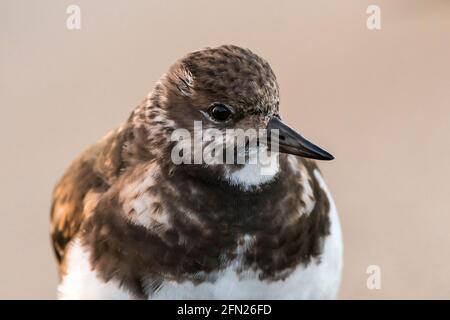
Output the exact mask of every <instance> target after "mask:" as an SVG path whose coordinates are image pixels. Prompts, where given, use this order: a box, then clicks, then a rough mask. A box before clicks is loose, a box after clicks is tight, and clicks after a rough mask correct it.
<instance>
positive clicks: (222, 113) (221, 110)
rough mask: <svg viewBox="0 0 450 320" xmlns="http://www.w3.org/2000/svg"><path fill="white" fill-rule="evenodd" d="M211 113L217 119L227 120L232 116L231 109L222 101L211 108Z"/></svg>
mask: <svg viewBox="0 0 450 320" xmlns="http://www.w3.org/2000/svg"><path fill="white" fill-rule="evenodd" d="M209 113H210V115H211V117H213V118H214V119H215V120H217V121H226V120H228V119H229V118H230V117H231V110H230V109H229V108H228V107H227V106H226V105H224V104H221V103H215V104H213V105H212V106H211V108H210V109H209Z"/></svg>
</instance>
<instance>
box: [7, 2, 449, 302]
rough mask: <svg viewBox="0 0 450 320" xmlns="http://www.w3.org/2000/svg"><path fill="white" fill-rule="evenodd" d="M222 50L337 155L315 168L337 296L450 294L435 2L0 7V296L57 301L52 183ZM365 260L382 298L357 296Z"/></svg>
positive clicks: (444, 38) (443, 86) (444, 117)
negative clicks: (231, 50)
mask: <svg viewBox="0 0 450 320" xmlns="http://www.w3.org/2000/svg"><path fill="white" fill-rule="evenodd" d="M72 3H74V4H77V5H79V6H80V7H81V14H82V17H81V18H82V25H81V27H82V28H81V30H79V31H69V30H67V29H66V18H67V14H66V7H67V6H68V5H69V4H72ZM369 4H377V5H379V6H380V7H381V18H382V30H380V31H369V30H368V29H367V28H366V19H367V17H368V14H366V8H367V6H368V5H369ZM228 43H232V44H237V45H241V46H244V47H248V48H250V49H252V50H253V51H255V52H256V53H258V54H260V55H261V56H263V57H265V58H266V59H267V60H268V61H269V62H270V63H271V65H272V67H273V69H274V70H275V72H276V74H277V76H278V79H279V82H280V86H281V95H282V96H281V99H282V101H281V108H282V113H283V115H284V117H285V119H287V121H288V122H289V123H290V124H291V125H293V126H294V127H296V128H297V129H299V130H301V132H303V133H304V134H305V135H306V136H307V137H310V138H311V139H313V140H314V141H316V142H317V143H318V144H320V145H322V146H323V147H326V148H327V149H329V150H330V151H331V152H332V153H333V154H334V155H335V156H336V160H335V161H333V162H330V163H322V164H321V167H322V169H323V171H324V172H325V175H326V178H327V181H328V184H329V185H330V187H331V189H332V191H333V193H334V196H335V199H336V202H337V205H338V208H339V210H340V215H341V221H342V225H343V230H344V237H345V269H344V277H343V283H342V289H341V294H340V298H342V299H350V298H351V299H362V298H369V299H379V298H387V299H391V298H407V299H410V298H413V299H416V298H450V276H449V263H450V249H449V248H450V233H449V225H450V199H449V196H450V192H449V189H450V187H449V181H450V180H449V179H450V128H449V127H450V2H449V1H445V0H442V1H439V0H433V1H430V0H422V1H416V0H385V1H381V0H377V1H375V0H373V1H365V0H352V1H350V0H348V1H334V0H314V1H313V0H309V1H294V0H293V1H256V0H255V1H207V0H195V1H181V0H180V1H162V0H161V1H106V0H103V1H98V0H97V1H88V0H83V1H81V0H76V1H75V0H73V1H56V0H54V1H22V0H21V1H18V0H6V1H5V0H2V1H1V2H0V106H1V113H0V114H1V117H0V122H1V125H0V148H1V158H0V172H1V182H0V197H1V198H0V200H1V206H0V263H1V264H0V298H45V299H47V298H50V299H51V298H55V297H56V295H55V288H56V285H57V274H56V267H55V262H54V257H53V253H52V251H51V247H50V241H49V235H48V220H49V207H50V195H51V191H52V188H53V185H54V184H55V182H56V181H57V179H58V178H59V177H60V175H61V174H62V173H63V171H64V169H65V168H66V166H67V165H68V164H69V162H70V161H71V160H72V159H73V158H74V157H75V156H76V155H77V154H78V153H79V152H80V151H81V150H82V149H83V148H85V147H86V146H87V145H89V144H90V143H92V142H94V141H95V140H97V139H98V138H100V137H102V136H103V135H104V134H105V133H106V132H107V131H108V130H110V129H112V128H114V127H115V126H116V125H117V124H119V123H121V122H122V121H124V120H125V119H126V118H127V116H128V114H129V113H130V112H131V110H132V109H133V108H134V107H135V106H136V105H137V104H138V102H140V101H141V99H142V98H144V96H145V95H146V93H147V92H148V91H149V90H150V89H151V87H152V85H153V83H154V82H155V81H156V80H157V79H158V77H159V76H160V75H161V74H162V73H163V72H164V71H165V70H166V68H168V66H169V65H170V64H171V63H172V62H174V61H175V60H176V59H177V58H179V57H180V56H182V55H184V54H185V53H187V52H189V51H192V50H195V49H198V48H201V47H205V46H216V45H220V44H228ZM369 265H378V266H380V268H381V272H382V278H381V281H382V283H381V284H382V287H381V290H369V289H367V287H366V279H367V277H368V275H367V274H366V269H367V267H368V266H369Z"/></svg>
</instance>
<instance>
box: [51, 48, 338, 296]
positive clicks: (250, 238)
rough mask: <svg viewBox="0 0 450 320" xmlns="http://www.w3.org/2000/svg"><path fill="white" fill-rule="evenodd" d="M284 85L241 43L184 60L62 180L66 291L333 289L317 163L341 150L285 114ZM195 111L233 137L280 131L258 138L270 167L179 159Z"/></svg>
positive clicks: (279, 292) (330, 238) (331, 246)
mask: <svg viewBox="0 0 450 320" xmlns="http://www.w3.org/2000/svg"><path fill="white" fill-rule="evenodd" d="M279 91H280V90H279V85H278V82H277V79H276V76H275V74H274V71H273V70H272V68H271V66H270V65H269V63H268V62H267V61H266V60H264V59H263V58H261V57H260V56H259V55H257V54H255V53H253V52H252V51H251V50H249V49H246V48H242V47H240V46H235V45H222V46H218V47H206V48H203V49H200V50H197V51H193V52H191V53H188V54H187V55H185V56H184V57H182V58H181V59H179V60H177V61H176V62H175V63H174V64H173V65H172V66H171V67H170V68H169V69H168V71H167V72H166V73H165V74H164V75H162V76H161V78H160V79H159V80H158V81H157V83H156V84H155V85H154V87H153V89H152V90H151V92H150V93H149V94H148V95H147V96H146V97H145V99H143V101H142V102H141V103H140V104H138V106H137V107H136V108H135V109H134V110H133V111H132V112H131V114H130V116H129V117H128V119H127V120H126V121H124V123H123V124H121V125H120V126H118V127H116V128H115V129H114V130H112V131H111V132H109V133H108V134H107V135H106V136H104V137H103V138H102V139H100V140H99V141H98V142H97V143H95V144H94V145H92V146H91V147H89V148H88V149H86V150H85V151H84V152H82V153H81V155H80V156H78V157H77V158H76V159H75V160H74V161H73V162H72V164H71V165H70V166H69V167H68V169H67V170H66V172H65V173H64V175H63V176H62V178H61V179H60V180H59V182H58V183H57V184H56V186H55V188H54V191H53V198H52V207H51V221H50V233H51V241H52V245H53V249H54V252H55V255H56V260H57V266H58V273H59V284H58V288H57V292H58V298H59V299H150V300H158V299H205V300H207V299H335V298H336V296H337V294H338V290H339V286H340V279H341V273H342V265H343V262H342V255H343V244H342V232H341V227H340V222H339V217H338V214H337V210H336V206H335V203H334V201H333V198H332V196H331V193H330V191H329V189H328V188H327V186H326V184H325V181H324V179H323V176H322V174H321V172H320V170H319V168H318V166H317V162H316V160H325V161H326V160H332V159H333V156H332V155H331V154H330V153H328V152H327V151H325V150H324V149H322V148H320V147H318V146H317V145H315V144H313V143H312V142H310V141H308V140H307V139H306V138H304V137H303V136H302V135H301V134H300V133H298V132H297V131H296V130H294V129H293V128H291V127H289V126H288V125H287V124H286V123H285V122H284V121H283V120H282V117H281V114H280V94H279ZM295 107H297V106H295ZM297 108H299V107H297ZM299 109H300V108H299ZM195 122H200V123H201V124H202V125H203V129H204V128H206V129H215V130H216V131H219V132H221V133H223V134H224V135H225V137H226V135H227V134H228V133H227V132H228V131H227V130H229V129H232V130H237V129H252V128H253V129H261V130H262V129H266V130H270V132H275V131H276V132H278V142H277V143H275V142H274V143H273V144H271V143H267V144H265V145H264V144H263V143H261V144H256V145H252V146H251V147H252V148H261V149H264V147H265V149H266V150H268V151H271V150H272V149H273V150H274V151H273V153H271V154H272V156H271V157H270V158H269V162H268V164H266V165H265V167H264V168H265V169H266V170H265V171H264V172H263V171H262V170H261V169H262V165H261V164H258V163H256V164H255V163H249V161H248V159H249V158H247V159H246V160H245V161H244V162H243V163H236V162H231V163H217V164H214V163H213V164H205V163H201V162H200V163H197V162H192V161H191V162H187V161H186V162H183V163H174V161H173V157H172V156H171V155H172V154H173V150H174V147H175V146H176V145H177V141H174V139H173V134H174V132H178V131H177V130H183V132H187V133H189V134H191V135H192V136H195V134H196V133H197V132H196V130H197V129H198V128H196V126H195V125H194V123H195ZM273 130H275V131H273ZM270 137H272V136H270ZM274 137H275V135H274ZM276 147H277V148H276ZM202 148H203V149H202ZM204 148H205V147H204V146H203V147H201V148H200V151H198V150H197V151H194V152H193V155H190V156H191V157H195V152H202V151H204ZM277 149H278V150H277ZM185 150H187V149H185ZM189 150H191V149H189ZM233 150H234V151H235V152H244V153H245V152H246V153H245V154H246V155H248V154H249V145H248V143H246V144H245V146H244V149H242V148H241V149H239V150H238V151H236V149H233ZM243 150H244V151H243ZM183 156H184V155H183Z"/></svg>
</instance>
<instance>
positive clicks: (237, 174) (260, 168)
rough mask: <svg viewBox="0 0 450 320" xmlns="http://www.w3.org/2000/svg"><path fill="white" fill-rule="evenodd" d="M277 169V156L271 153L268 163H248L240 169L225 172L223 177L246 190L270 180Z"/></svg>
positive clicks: (278, 169)
mask: <svg viewBox="0 0 450 320" xmlns="http://www.w3.org/2000/svg"><path fill="white" fill-rule="evenodd" d="M279 171H280V165H279V157H278V154H275V153H273V154H272V155H271V156H270V161H269V164H268V165H262V164H261V163H257V164H249V163H248V164H245V165H244V166H243V167H242V169H239V170H237V171H234V172H233V173H228V174H226V176H225V177H226V179H227V180H228V181H229V182H230V184H231V185H236V186H240V187H242V188H243V189H244V190H247V189H251V188H252V187H257V186H259V185H262V184H264V183H267V182H270V181H272V180H273V179H274V178H275V176H276V175H277V173H278V172H279Z"/></svg>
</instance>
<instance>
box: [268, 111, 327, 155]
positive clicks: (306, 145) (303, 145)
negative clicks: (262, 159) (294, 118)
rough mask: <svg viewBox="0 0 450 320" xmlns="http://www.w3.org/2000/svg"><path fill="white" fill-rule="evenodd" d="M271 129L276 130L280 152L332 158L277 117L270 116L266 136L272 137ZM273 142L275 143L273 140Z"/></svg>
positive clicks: (270, 143)
mask: <svg viewBox="0 0 450 320" xmlns="http://www.w3.org/2000/svg"><path fill="white" fill-rule="evenodd" d="M271 130H278V133H279V137H278V138H279V139H278V140H279V142H278V151H279V152H282V153H289V154H293V155H296V156H301V157H304V158H311V159H317V160H333V159H334V157H333V156H332V155H331V154H329V153H328V152H326V151H325V150H323V149H321V148H319V147H318V146H316V145H315V144H313V143H311V142H309V141H308V140H306V139H305V138H303V137H302V136H301V135H300V134H298V133H297V132H295V130H293V129H291V128H290V127H288V126H287V125H285V124H284V123H283V122H282V121H281V120H280V119H279V118H277V117H272V119H270V121H269V123H268V124H267V132H268V136H269V137H272V131H271ZM271 140H272V139H271V138H270V139H269V145H272V142H271ZM273 143H276V141H274V142H273Z"/></svg>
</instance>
